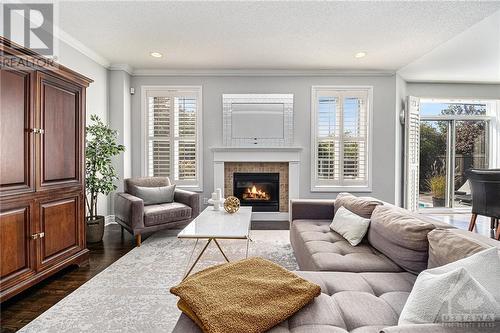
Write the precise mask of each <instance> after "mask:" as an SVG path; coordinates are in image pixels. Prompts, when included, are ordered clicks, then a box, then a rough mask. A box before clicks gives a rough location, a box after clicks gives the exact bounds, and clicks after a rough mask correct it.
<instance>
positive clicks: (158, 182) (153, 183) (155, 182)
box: [123, 177, 171, 196]
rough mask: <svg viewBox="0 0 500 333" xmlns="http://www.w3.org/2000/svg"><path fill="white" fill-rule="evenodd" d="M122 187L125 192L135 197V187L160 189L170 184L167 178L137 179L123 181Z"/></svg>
mask: <svg viewBox="0 0 500 333" xmlns="http://www.w3.org/2000/svg"><path fill="white" fill-rule="evenodd" d="M123 185H124V190H125V192H127V193H130V194H132V195H134V196H137V191H136V189H137V186H142V187H160V186H168V185H171V183H170V179H169V178H168V177H138V178H127V179H125V180H124V181H123Z"/></svg>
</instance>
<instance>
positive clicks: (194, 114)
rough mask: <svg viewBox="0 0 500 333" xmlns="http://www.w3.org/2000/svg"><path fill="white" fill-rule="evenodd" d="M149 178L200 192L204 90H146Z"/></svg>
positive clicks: (191, 88) (144, 95)
mask: <svg viewBox="0 0 500 333" xmlns="http://www.w3.org/2000/svg"><path fill="white" fill-rule="evenodd" d="M142 95H143V99H144V119H145V147H144V152H145V153H144V169H145V170H144V172H143V174H145V175H147V176H161V177H170V179H171V180H172V182H174V183H175V184H177V185H178V186H179V187H183V188H189V189H191V190H195V191H196V190H197V191H201V190H202V189H201V187H202V186H201V184H202V183H201V166H202V160H201V156H202V155H201V147H202V145H201V87H196V86H195V87H191V86H190V87H143V89H142Z"/></svg>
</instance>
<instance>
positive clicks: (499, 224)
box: [495, 219, 500, 240]
mask: <svg viewBox="0 0 500 333" xmlns="http://www.w3.org/2000/svg"><path fill="white" fill-rule="evenodd" d="M496 221H497V234H496V236H495V238H496V239H497V240H500V220H499V219H496Z"/></svg>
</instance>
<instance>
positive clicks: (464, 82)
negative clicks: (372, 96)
mask: <svg viewBox="0 0 500 333" xmlns="http://www.w3.org/2000/svg"><path fill="white" fill-rule="evenodd" d="M401 77H402V78H403V79H404V80H405V81H406V83H424V84H425V83H427V84H478V85H500V80H497V81H474V80H459V79H448V80H437V79H406V78H404V77H403V76H401Z"/></svg>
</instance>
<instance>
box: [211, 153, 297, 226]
mask: <svg viewBox="0 0 500 333" xmlns="http://www.w3.org/2000/svg"><path fill="white" fill-rule="evenodd" d="M211 150H212V152H213V154H214V189H215V188H220V189H222V191H223V192H224V163H225V162H288V198H289V199H298V198H299V183H300V181H299V175H300V153H301V151H302V148H301V147H212V148H211ZM289 211H290V208H289ZM288 218H289V214H288V213H283V212H255V213H252V219H253V220H259V221H266V220H267V221H272V220H281V221H282V220H288Z"/></svg>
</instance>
